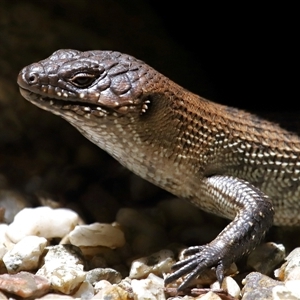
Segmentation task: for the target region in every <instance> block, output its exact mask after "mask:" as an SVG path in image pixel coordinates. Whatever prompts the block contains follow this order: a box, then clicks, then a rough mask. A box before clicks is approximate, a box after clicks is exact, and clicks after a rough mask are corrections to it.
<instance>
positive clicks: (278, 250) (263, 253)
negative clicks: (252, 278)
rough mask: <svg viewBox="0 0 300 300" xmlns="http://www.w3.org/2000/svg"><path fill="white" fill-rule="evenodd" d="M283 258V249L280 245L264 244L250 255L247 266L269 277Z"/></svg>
mask: <svg viewBox="0 0 300 300" xmlns="http://www.w3.org/2000/svg"><path fill="white" fill-rule="evenodd" d="M284 258H285V248H284V246H283V245H282V244H276V243H272V242H270V243H264V244H261V245H259V246H258V247H257V248H256V249H255V250H254V251H252V252H251V253H250V255H249V256H248V259H247V265H248V266H250V267H251V268H253V269H254V270H255V271H257V272H260V273H262V274H265V275H270V274H272V272H273V271H274V269H275V267H276V266H278V265H279V264H280V263H281V262H282V261H283V260H284Z"/></svg>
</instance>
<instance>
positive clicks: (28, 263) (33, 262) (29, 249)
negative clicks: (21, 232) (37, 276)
mask: <svg viewBox="0 0 300 300" xmlns="http://www.w3.org/2000/svg"><path fill="white" fill-rule="evenodd" d="M46 245H47V240H46V239H45V238H43V237H37V236H27V237H24V238H23V239H22V240H21V241H19V242H18V243H17V244H16V245H15V246H14V247H13V248H12V249H11V250H10V251H8V252H7V253H6V254H5V255H4V257H3V262H4V264H5V266H6V269H7V271H8V273H11V274H13V273H17V272H19V271H31V270H34V269H36V268H37V267H38V264H39V260H40V257H41V255H42V253H43V251H44V249H45V247H46Z"/></svg>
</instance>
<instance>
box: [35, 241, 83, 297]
mask: <svg viewBox="0 0 300 300" xmlns="http://www.w3.org/2000/svg"><path fill="white" fill-rule="evenodd" d="M47 250H48V253H47V254H46V256H45V258H44V262H45V263H44V265H43V266H42V267H41V268H40V269H39V270H38V271H37V273H36V274H37V275H41V276H44V277H46V278H47V279H48V280H49V281H50V282H51V286H52V288H53V290H55V291H59V292H61V293H64V294H71V293H72V292H73V291H74V290H76V289H77V288H78V287H79V286H80V284H81V283H82V282H83V281H84V280H85V275H86V273H85V272H84V271H83V268H84V261H83V259H82V256H81V251H80V249H79V248H77V247H76V246H73V245H59V246H51V247H47Z"/></svg>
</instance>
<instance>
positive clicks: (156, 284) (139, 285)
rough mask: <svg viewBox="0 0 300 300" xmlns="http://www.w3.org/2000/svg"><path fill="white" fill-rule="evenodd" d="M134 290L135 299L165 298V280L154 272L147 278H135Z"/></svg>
mask: <svg viewBox="0 0 300 300" xmlns="http://www.w3.org/2000/svg"><path fill="white" fill-rule="evenodd" d="M131 286H132V291H133V294H134V299H139V300H156V299H160V300H164V299H166V298H165V293H164V280H163V279H162V278H160V277H158V276H156V275H154V274H149V276H148V277H147V278H146V279H140V280H137V279H133V280H132V283H131Z"/></svg>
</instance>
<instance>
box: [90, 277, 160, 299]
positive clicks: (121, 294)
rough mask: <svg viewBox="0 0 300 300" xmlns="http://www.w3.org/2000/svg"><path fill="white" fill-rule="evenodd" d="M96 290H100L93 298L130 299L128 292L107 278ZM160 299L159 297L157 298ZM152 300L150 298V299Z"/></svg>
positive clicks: (99, 283)
mask: <svg viewBox="0 0 300 300" xmlns="http://www.w3.org/2000/svg"><path fill="white" fill-rule="evenodd" d="M95 290H98V292H97V294H96V295H95V296H94V297H93V298H92V299H101V300H103V299H109V300H129V299H132V298H129V295H128V292H127V291H125V290H123V289H122V288H120V287H118V286H117V285H115V284H113V285H112V284H110V283H109V282H108V281H106V280H101V281H100V282H98V284H97V285H96V286H95ZM157 299H159V298H157ZM149 300H150V299H149Z"/></svg>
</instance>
